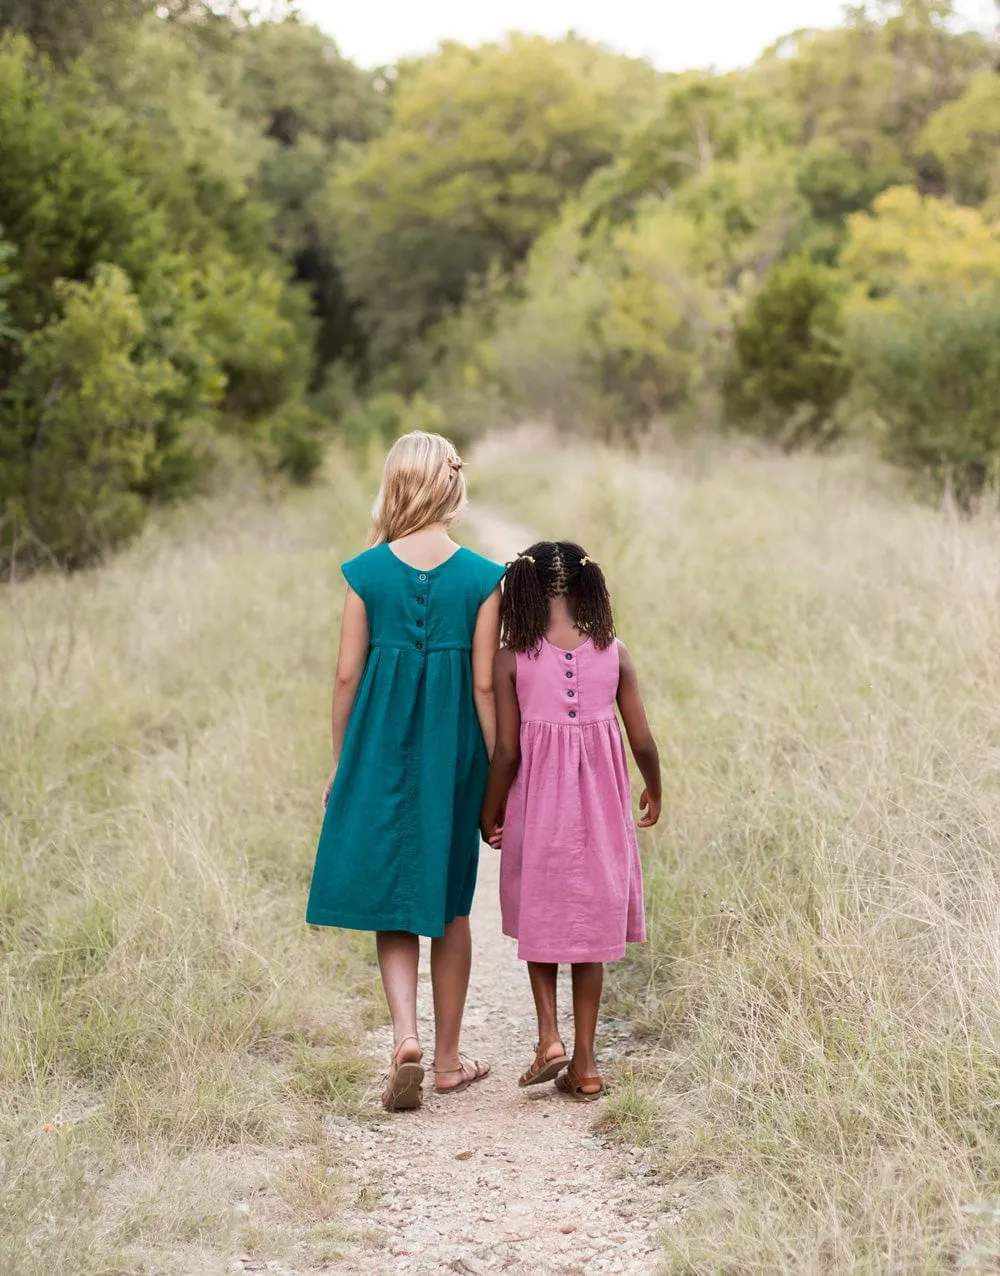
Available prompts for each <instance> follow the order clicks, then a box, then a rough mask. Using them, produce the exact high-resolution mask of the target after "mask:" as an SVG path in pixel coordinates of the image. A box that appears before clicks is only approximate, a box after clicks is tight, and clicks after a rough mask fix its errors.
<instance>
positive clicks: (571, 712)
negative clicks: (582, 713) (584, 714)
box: [569, 709, 576, 718]
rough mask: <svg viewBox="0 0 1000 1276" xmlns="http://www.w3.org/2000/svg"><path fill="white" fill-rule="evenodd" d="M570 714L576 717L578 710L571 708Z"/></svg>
mask: <svg viewBox="0 0 1000 1276" xmlns="http://www.w3.org/2000/svg"><path fill="white" fill-rule="evenodd" d="M569 716H570V717H571V718H575V717H576V710H575V709H570V711H569Z"/></svg>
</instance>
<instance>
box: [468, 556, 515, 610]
mask: <svg viewBox="0 0 1000 1276" xmlns="http://www.w3.org/2000/svg"><path fill="white" fill-rule="evenodd" d="M462 552H463V554H464V556H465V570H466V572H467V573H468V576H469V578H470V580H472V581H473V582H474V583H475V585H476V588H477V591H478V593H479V598H480V601H481V602H485V601H486V599H487V598H489V596H490V594H492V593H493V591H494V589H496V587H497V585H499V584H500V582H501V581H502V580H503V578H504V576H505V574H506V572H507V568H506V567H504V565H503V564H502V563H495V562H494V561H493V559H492V558H486V557H484V556H483V555H482V554H477V553H476V552H475V550H472V549H464V550H463V551H462Z"/></svg>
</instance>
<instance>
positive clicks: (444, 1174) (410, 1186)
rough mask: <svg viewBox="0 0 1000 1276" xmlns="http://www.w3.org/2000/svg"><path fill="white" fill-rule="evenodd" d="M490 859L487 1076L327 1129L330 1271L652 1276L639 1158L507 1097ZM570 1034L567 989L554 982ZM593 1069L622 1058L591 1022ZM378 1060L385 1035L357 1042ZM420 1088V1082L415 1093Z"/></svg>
mask: <svg viewBox="0 0 1000 1276" xmlns="http://www.w3.org/2000/svg"><path fill="white" fill-rule="evenodd" d="M468 522H469V524H470V525H471V527H472V530H473V532H474V534H475V537H476V539H477V541H478V542H479V544H480V545H482V546H483V548H484V549H485V550H486V551H487V552H488V553H490V554H492V555H493V556H494V557H496V558H498V559H499V560H501V561H503V560H504V559H507V558H510V557H511V556H512V554H513V553H514V552H515V551H516V550H517V549H518V548H519V547H523V546H524V545H526V544H529V543H530V542H531V540H533V539H534V537H533V536H532V535H531V534H530V533H526V532H525V531H524V529H520V528H517V527H515V526H514V525H513V524H510V523H508V522H507V521H506V520H505V519H503V518H502V517H501V516H499V515H498V514H496V513H495V512H493V511H488V510H476V511H470V517H469V519H468ZM498 863H499V856H498V855H496V854H495V853H493V852H491V851H489V850H487V849H484V851H483V857H482V867H481V871H480V878H479V888H478V890H477V892H476V900H475V904H474V906H473V910H472V926H473V936H474V943H475V955H474V960H473V969H472V984H471V987H470V990H469V1002H468V1012H467V1014H466V1019H465V1035H464V1046H465V1049H466V1051H467V1052H468V1053H469V1054H471V1055H473V1056H474V1057H476V1058H479V1059H483V1060H488V1061H489V1062H490V1063H491V1064H492V1065H493V1074H492V1076H491V1077H489V1078H488V1079H487V1080H486V1081H484V1082H482V1083H480V1084H478V1085H475V1086H473V1087H472V1088H471V1089H470V1090H467V1091H466V1092H465V1093H463V1094H460V1095H455V1096H451V1097H447V1098H446V1097H438V1096H435V1095H433V1094H430V1095H428V1097H427V1098H426V1099H425V1103H424V1106H423V1107H422V1108H421V1109H420V1110H419V1111H418V1112H415V1113H412V1114H401V1115H399V1116H397V1117H394V1118H391V1119H383V1118H382V1117H381V1114H380V1113H379V1112H378V1110H377V1106H376V1105H377V1097H376V1095H375V1094H374V1093H373V1096H372V1120H371V1121H370V1122H367V1123H364V1124H361V1125H346V1124H345V1125H343V1126H340V1127H338V1129H337V1131H336V1134H335V1137H336V1136H337V1135H339V1136H340V1137H341V1138H342V1140H343V1145H344V1146H343V1153H344V1155H345V1158H346V1160H347V1161H348V1164H349V1165H350V1167H351V1169H352V1171H353V1174H354V1175H355V1176H356V1184H357V1200H358V1201H359V1203H360V1204H361V1205H368V1206H370V1208H368V1209H363V1208H360V1207H358V1208H356V1209H355V1210H354V1211H353V1213H352V1215H351V1217H350V1218H349V1219H348V1220H345V1221H346V1222H348V1224H349V1226H350V1227H351V1230H352V1231H353V1232H354V1234H355V1235H356V1236H358V1237H359V1242H358V1244H357V1246H356V1247H355V1248H353V1250H352V1253H351V1254H350V1255H349V1256H345V1260H344V1261H343V1262H342V1263H341V1264H339V1266H338V1267H337V1269H336V1270H338V1271H343V1272H367V1273H378V1274H379V1276H382V1274H383V1273H386V1274H388V1273H396V1272H409V1273H419V1274H420V1276H423V1274H424V1273H438V1272H448V1271H453V1272H466V1273H494V1272H507V1273H512V1274H513V1276H528V1274H529V1273H530V1274H531V1276H540V1274H542V1276H544V1274H545V1273H549V1272H552V1273H579V1274H580V1276H583V1274H584V1273H588V1274H589V1273H591V1272H621V1273H628V1274H629V1276H648V1274H651V1273H653V1272H655V1271H656V1268H657V1258H656V1255H657V1251H658V1249H659V1246H658V1244H657V1233H658V1232H659V1230H660V1229H661V1228H662V1227H663V1226H664V1225H665V1224H666V1223H667V1221H668V1217H669V1216H668V1215H666V1214H664V1212H663V1210H664V1204H665V1202H664V1201H663V1199H662V1198H663V1191H662V1189H661V1188H659V1187H658V1186H657V1185H656V1182H655V1178H654V1176H653V1172H652V1170H651V1168H650V1167H649V1166H648V1165H647V1164H646V1161H645V1158H644V1154H643V1153H642V1152H641V1151H640V1150H639V1149H627V1148H625V1149H616V1148H613V1147H612V1146H611V1145H610V1144H607V1143H606V1142H604V1141H602V1140H601V1139H600V1138H599V1137H595V1135H594V1133H593V1125H594V1121H595V1117H598V1116H599V1114H600V1112H601V1110H602V1108H603V1102H602V1103H599V1104H597V1105H592V1104H575V1103H573V1102H571V1101H569V1100H567V1099H565V1098H564V1097H563V1096H561V1095H559V1094H558V1093H557V1092H556V1091H555V1089H554V1087H553V1086H551V1085H546V1086H538V1087H535V1088H532V1089H529V1090H520V1089H519V1088H518V1086H517V1077H518V1075H519V1074H520V1072H521V1071H522V1070H523V1069H524V1067H525V1065H526V1064H527V1063H528V1061H529V1059H530V1057H531V1053H532V1047H533V1043H534V1040H535V1025H534V1018H533V1015H532V1003H531V994H530V991H529V988H528V980H527V976H526V974H525V970H524V967H523V965H522V964H521V963H519V962H518V961H517V959H516V955H515V951H514V945H513V943H512V942H511V941H510V940H508V939H505V938H504V937H503V936H502V935H501V933H500V916H499V903H498V889H497V881H498ZM423 957H424V962H423V963H422V966H421V974H420V1022H421V1033H422V1035H423V1039H424V1042H425V1048H427V1049H428V1053H429V1049H430V1047H431V1046H432V1043H433V1021H432V1016H431V989H430V975H429V971H428V970H427V969H426V957H427V946H426V945H425V946H424V954H423ZM560 1003H561V1005H562V1006H563V1007H564V1008H565V1011H566V1014H565V1018H564V1031H565V1032H566V1033H567V1034H570V1035H571V1032H572V1028H571V1023H572V1021H571V1019H570V1018H569V1014H568V1012H569V1009H570V1004H571V1003H570V992H569V987H568V983H563V984H561V986H560ZM601 1041H602V1043H603V1044H605V1046H606V1047H607V1048H606V1049H605V1052H604V1055H603V1056H602V1058H604V1059H605V1060H607V1059H609V1058H612V1057H613V1056H614V1055H615V1054H616V1053H618V1052H620V1051H622V1050H625V1049H627V1040H625V1039H623V1038H622V1036H621V1033H620V1030H619V1031H618V1033H617V1036H616V1029H615V1025H611V1024H607V1023H605V1024H603V1025H602V1032H601ZM370 1044H371V1048H372V1052H373V1054H374V1055H375V1056H376V1057H377V1059H378V1061H379V1063H380V1065H384V1063H385V1061H386V1060H387V1059H388V1057H389V1053H390V1047H391V1033H390V1031H389V1029H387V1028H384V1029H378V1030H377V1031H375V1032H373V1033H371V1034H370ZM428 1084H429V1083H428Z"/></svg>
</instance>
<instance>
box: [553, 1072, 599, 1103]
mask: <svg viewBox="0 0 1000 1276" xmlns="http://www.w3.org/2000/svg"><path fill="white" fill-rule="evenodd" d="M556 1089H557V1090H561V1091H562V1093H563V1094H568V1095H569V1096H570V1098H571V1099H575V1100H576V1102H577V1103H593V1102H594V1100H595V1099H599V1098H600V1097H601V1096H602V1095H603V1094H604V1093H605V1092H606V1089H607V1087H606V1086H605V1084H604V1078H603V1077H602V1076H601V1075H600V1073H599V1072H598V1071H597V1069H596V1068H594V1067H591V1069H590V1070H589V1071H585V1072H577V1071H576V1070H575V1065H573V1064H570V1066H569V1070H568V1071H567V1072H566V1073H565V1075H563V1076H561V1077H556Z"/></svg>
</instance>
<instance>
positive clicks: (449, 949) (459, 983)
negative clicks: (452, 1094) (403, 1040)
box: [431, 917, 472, 1088]
mask: <svg viewBox="0 0 1000 1276" xmlns="http://www.w3.org/2000/svg"><path fill="white" fill-rule="evenodd" d="M471 969H472V932H471V931H470V929H469V919H468V917H456V918H455V920H454V921H453V922H452V923H451V925H450V926H446V927H445V931H444V934H443V935H442V936H440V938H438V939H432V940H431V986H432V987H433V990H434V1068H435V1071H436V1072H438V1073H453V1074H454V1075H453V1077H452V1078H450V1080H453V1081H454V1082H455V1084H458V1083H459V1082H460V1081H461V1079H462V1078H461V1075H460V1071H459V1070H460V1067H461V1065H460V1062H459V1058H458V1050H459V1038H460V1037H461V1035H462V1015H463V1014H464V1013H465V996H466V993H467V992H468V991H469V971H470V970H471ZM439 1079H440V1078H439ZM439 1088H445V1087H439Z"/></svg>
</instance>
